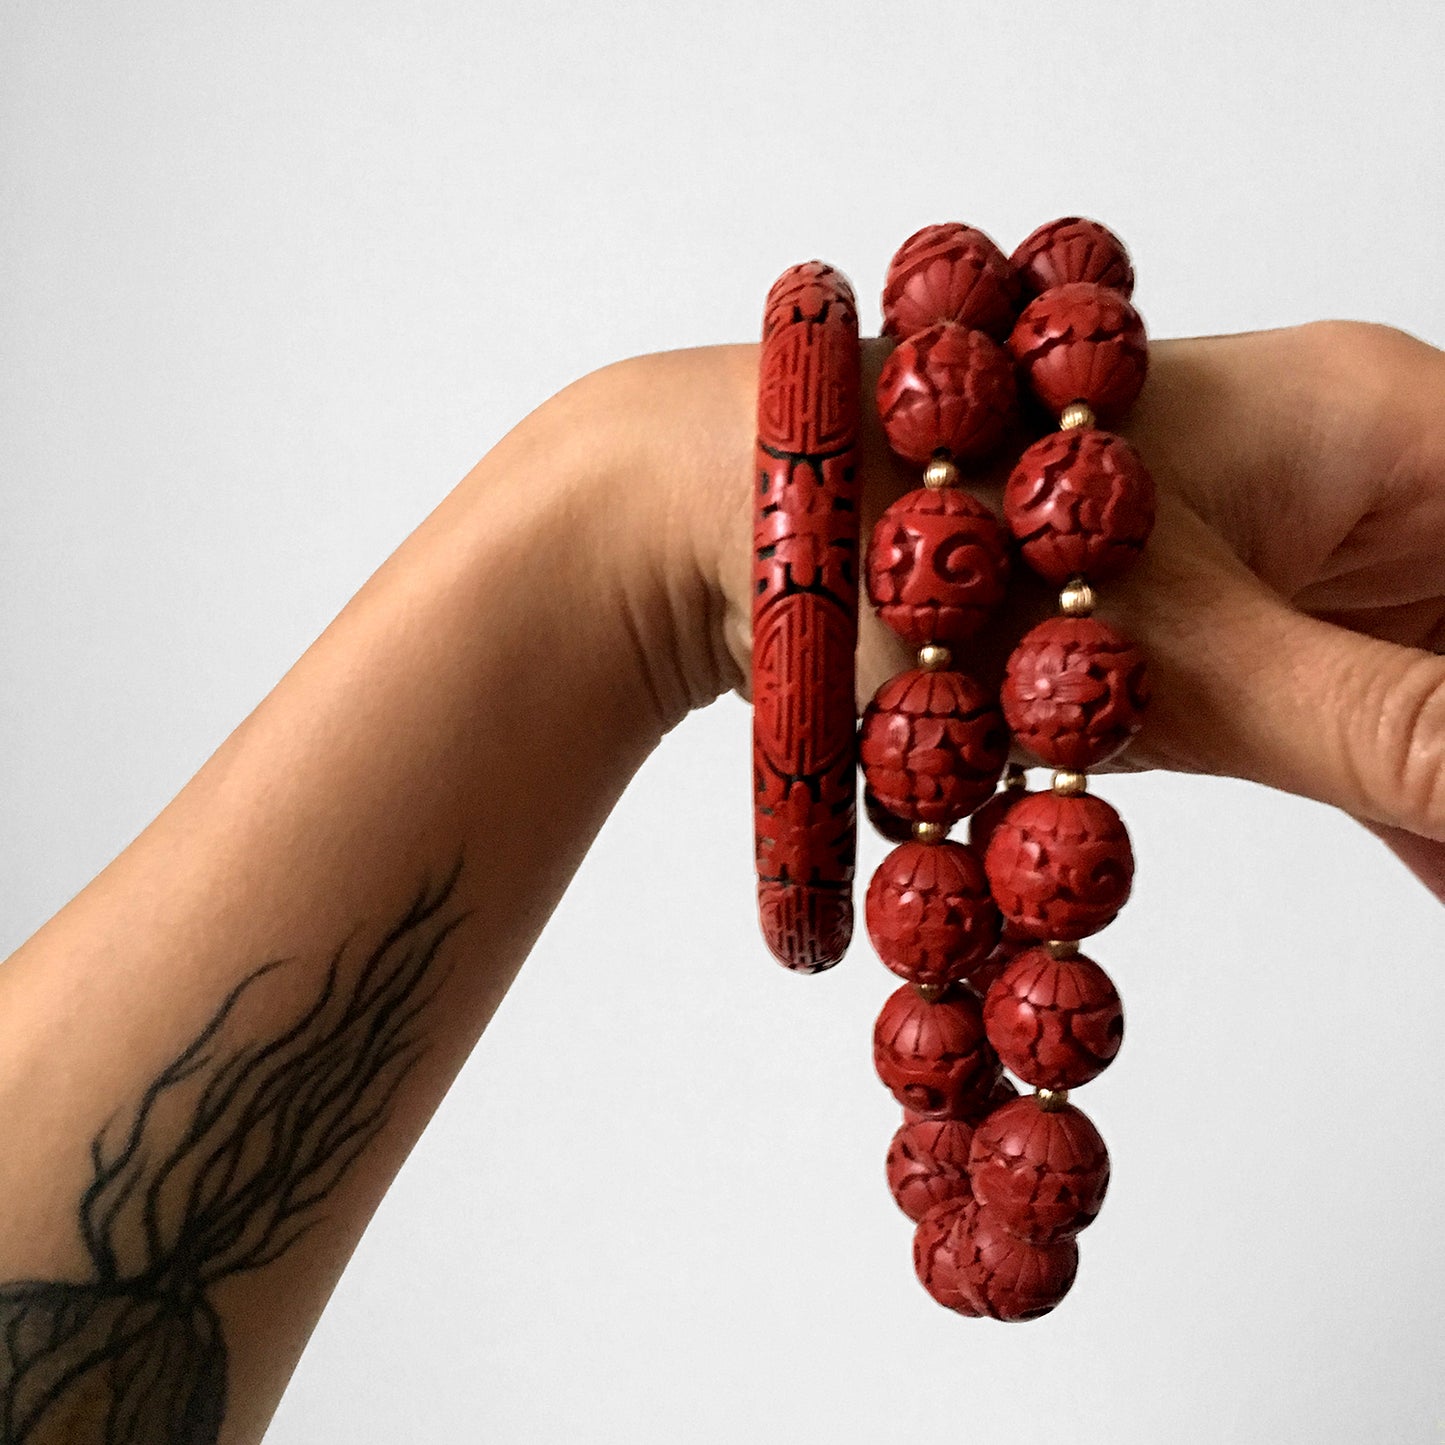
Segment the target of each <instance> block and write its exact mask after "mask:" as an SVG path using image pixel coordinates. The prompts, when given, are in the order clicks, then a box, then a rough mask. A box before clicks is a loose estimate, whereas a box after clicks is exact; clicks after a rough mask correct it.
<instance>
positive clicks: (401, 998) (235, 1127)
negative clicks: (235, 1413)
mask: <svg viewBox="0 0 1445 1445" xmlns="http://www.w3.org/2000/svg"><path fill="white" fill-rule="evenodd" d="M460 872H461V863H460V861H458V863H457V865H456V867H455V868H454V869H453V870H452V872H451V875H450V876H449V877H448V878H447V879H445V881H443V882H442V883H441V885H440V886H438V887H435V888H432V887H430V886H427V887H424V888H423V889H422V890H421V891H420V893H419V894H418V895H417V897H416V898H415V899H414V900H413V901H412V903H411V905H410V906H409V907H408V908H407V910H406V912H405V913H404V914H403V916H402V917H401V918H400V919H399V920H398V921H397V922H396V923H395V924H394V925H393V926H392V927H391V928H390V929H388V930H387V932H386V934H385V935H384V937H383V938H382V939H381V940H380V942H379V943H377V944H376V945H375V947H374V948H373V949H372V950H371V952H370V953H369V954H366V955H365V956H364V957H363V958H362V959H361V960H360V962H359V964H358V963H357V962H356V961H355V960H354V959H353V958H352V954H353V952H354V950H353V944H354V942H355V935H353V936H352V938H349V939H347V940H346V941H345V942H344V943H343V944H342V945H341V946H340V948H338V949H337V951H336V953H335V954H334V955H333V957H332V958H331V959H330V960H329V962H328V963H327V964H326V965H325V967H324V969H323V970H321V979H320V984H319V987H318V989H317V992H316V994H315V996H314V998H313V1000H312V1002H311V1003H310V1004H309V1006H308V1007H307V1008H306V1009H305V1010H304V1011H303V1012H302V1013H301V1015H300V1017H299V1018H297V1019H296V1020H295V1021H294V1022H293V1023H292V1024H291V1025H290V1027H288V1028H287V1029H286V1030H285V1031H284V1032H283V1033H280V1034H277V1035H274V1036H270V1037H263V1038H260V1039H251V1040H247V1039H246V1036H245V1035H246V1028H245V1014H246V1011H247V1008H248V1006H254V1005H255V1004H256V1003H258V1002H260V1001H262V1000H263V999H264V997H265V986H264V984H263V982H262V981H263V980H264V979H265V978H266V977H267V975H269V974H271V973H272V972H273V971H275V970H277V969H288V970H289V969H294V968H297V967H301V966H302V965H299V964H298V963H297V962H296V961H295V960H287V959H277V960H274V961H272V962H269V963H264V964H262V965H261V966H260V967H259V968H257V969H255V970H253V971H252V972H251V973H249V974H248V975H247V976H246V977H245V978H243V979H242V980H241V982H240V983H239V984H237V985H236V987H235V988H234V989H232V990H231V992H230V993H229V994H228V995H227V996H226V998H225V1000H224V1001H223V1002H222V1004H221V1006H220V1007H219V1008H218V1009H217V1010H216V1013H215V1015H214V1017H213V1018H212V1019H211V1021H210V1022H209V1023H208V1024H207V1025H206V1027H205V1028H204V1029H202V1030H201V1032H200V1034H199V1035H197V1037H196V1038H195V1040H194V1041H193V1042H192V1043H191V1044H190V1045H189V1046H188V1047H187V1048H185V1049H184V1050H183V1051H182V1052H181V1053H179V1054H178V1055H177V1056H176V1057H175V1058H174V1059H172V1060H171V1062H170V1063H169V1064H167V1065H166V1067H165V1068H164V1069H162V1070H161V1072H160V1073H159V1074H157V1075H156V1077H155V1079H154V1080H153V1081H152V1082H151V1084H150V1086H149V1087H148V1088H147V1089H146V1090H145V1092H144V1094H143V1095H142V1097H141V1100H140V1103H139V1104H138V1105H137V1106H136V1107H135V1109H134V1112H133V1114H132V1115H131V1116H130V1121H129V1123H128V1124H126V1125H124V1126H123V1127H118V1123H119V1118H118V1116H116V1117H112V1118H111V1119H110V1120H109V1121H107V1123H106V1124H105V1125H104V1127H102V1129H101V1130H100V1132H99V1133H98V1134H97V1135H96V1137H95V1139H94V1141H93V1142H92V1144H91V1146H90V1158H91V1165H92V1170H93V1175H94V1177H93V1179H92V1181H91V1183H90V1185H89V1187H88V1188H87V1189H86V1191H85V1193H84V1195H83V1196H82V1198H81V1200H80V1206H79V1224H80V1235H81V1240H82V1242H83V1244H84V1246H85V1252H86V1254H87V1256H88V1257H89V1261H90V1266H91V1270H92V1275H91V1277H90V1278H88V1279H85V1280H82V1281H67V1280H19V1281H16V1282H14V1283H10V1284H0V1341H3V1343H0V1445H60V1442H65V1445H214V1442H215V1441H216V1439H217V1438H218V1436H219V1433H220V1427H221V1421H222V1418H223V1416H224V1414H225V1409H226V1341H225V1336H224V1333H223V1331H222V1328H221V1320H220V1318H219V1317H218V1315H217V1314H216V1311H215V1309H214V1307H213V1306H212V1303H211V1301H210V1299H209V1298H208V1294H209V1291H210V1290H211V1288H212V1286H214V1285H215V1283H216V1282H217V1281H218V1280H222V1279H225V1278H226V1277H227V1276H228V1275H235V1274H240V1273H242V1272H243V1271H246V1270H255V1269H260V1268H261V1267H262V1266H263V1265H267V1264H270V1263H271V1262H272V1261H273V1260H275V1259H278V1258H279V1257H280V1256H281V1255H282V1254H284V1253H285V1252H286V1251H287V1250H288V1249H290V1248H291V1246H292V1245H293V1244H295V1243H296V1241H297V1240H299V1239H300V1238H301V1237H302V1236H303V1235H304V1234H306V1232H307V1231H308V1230H309V1229H311V1228H312V1227H313V1226H314V1225H315V1224H316V1223H317V1222H318V1221H319V1220H320V1219H321V1218H322V1214H323V1209H322V1206H323V1204H324V1201H325V1199H326V1197H327V1195H328V1194H329V1193H330V1192H331V1190H332V1188H333V1187H334V1186H335V1185H336V1183H337V1181H338V1180H340V1179H341V1177H342V1176H343V1175H344V1174H345V1173H346V1172H347V1171H348V1170H349V1169H350V1168H351V1166H352V1165H353V1164H354V1163H355V1162H356V1160H357V1158H358V1156H359V1155H360V1154H361V1152H362V1151H363V1150H364V1149H365V1148H366V1146H367V1145H368V1144H369V1143H370V1142H371V1140H372V1139H373V1138H374V1137H375V1136H376V1134H377V1133H378V1132H379V1131H380V1130H381V1129H382V1127H383V1126H384V1125H385V1123H386V1121H387V1119H388V1117H389V1116H390V1112H391V1104H392V1101H393V1099H394V1098H395V1096H396V1092H397V1090H398V1089H399V1088H400V1087H401V1084H402V1081H403V1080H404V1079H405V1078H406V1077H407V1075H408V1074H409V1073H410V1072H411V1070H412V1068H413V1067H414V1065H415V1064H416V1062H417V1060H418V1059H419V1058H420V1056H421V1054H422V1053H423V1052H424V1050H425V1047H426V1041H425V1036H424V1034H423V1032H422V1030H421V1029H419V1028H418V1022H419V1020H420V1018H421V1015H422V1014H423V1012H424V1011H425V1010H426V1007H427V1005H428V1004H429V1003H430V1001H431V1000H432V998H433V997H434V996H435V994H436V992H437V990H438V989H439V988H440V987H441V985H442V983H443V982H444V981H445V977H446V974H447V973H448V972H449V971H450V964H448V965H447V966H446V967H445V968H443V967H441V966H440V964H439V962H438V953H439V951H440V950H441V947H442V945H443V943H444V942H445V941H446V939H447V938H448V937H449V935H450V934H451V933H452V932H453V930H454V929H455V928H456V927H457V926H458V924H460V923H461V922H462V921H463V919H465V918H466V916H467V915H466V914H465V913H461V912H457V911H456V910H454V909H451V908H450V907H449V905H450V903H451V900H452V897H453V894H454V893H455V890H456V884H457V879H458V876H459V874H460Z"/></svg>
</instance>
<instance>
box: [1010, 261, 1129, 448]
mask: <svg viewBox="0 0 1445 1445" xmlns="http://www.w3.org/2000/svg"><path fill="white" fill-rule="evenodd" d="M1009 350H1010V351H1012V352H1013V356H1014V360H1015V361H1016V362H1018V365H1019V370H1020V372H1021V373H1022V374H1023V375H1024V376H1025V377H1026V378H1027V379H1028V383H1029V385H1030V386H1031V387H1032V388H1033V390H1034V394H1035V395H1036V396H1037V397H1038V398H1039V400H1040V401H1041V402H1043V404H1044V405H1045V406H1047V407H1049V408H1050V409H1051V410H1052V411H1053V412H1054V413H1055V414H1057V413H1059V412H1062V411H1063V409H1064V408H1065V407H1066V406H1068V405H1069V403H1070V402H1075V401H1082V402H1085V403H1086V404H1087V405H1088V406H1089V407H1091V408H1092V409H1093V411H1094V413H1095V415H1097V416H1098V417H1099V419H1100V420H1101V421H1108V420H1110V419H1112V418H1115V417H1118V416H1121V415H1122V414H1123V413H1124V412H1125V411H1127V410H1128V409H1129V407H1130V406H1131V405H1132V404H1133V401H1134V398H1135V397H1136V396H1138V395H1139V389H1140V388H1141V387H1142V386H1143V385H1144V376H1145V373H1146V372H1147V371H1148V368H1149V343H1148V340H1147V338H1146V337H1145V334H1144V323H1143V321H1141V320H1140V319H1139V313H1138V312H1137V311H1135V309H1134V308H1133V307H1132V306H1131V305H1130V304H1129V302H1128V301H1127V300H1126V299H1125V298H1124V297H1123V296H1121V295H1120V294H1119V293H1118V292H1117V291H1111V290H1110V289H1109V288H1108V287H1107V286H1097V285H1095V284H1094V283H1093V282H1092V281H1071V282H1069V283H1068V284H1067V285H1065V286H1054V287H1052V288H1050V289H1049V290H1048V291H1045V292H1044V293H1043V294H1042V295H1040V296H1037V297H1035V298H1034V299H1033V300H1032V301H1030V302H1029V304H1028V305H1027V306H1026V307H1025V308H1024V311H1023V314H1022V315H1021V316H1020V317H1019V319H1018V322H1017V324H1016V325H1015V326H1014V329H1013V334H1012V335H1011V336H1010V337H1009Z"/></svg>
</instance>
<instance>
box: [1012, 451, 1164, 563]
mask: <svg viewBox="0 0 1445 1445" xmlns="http://www.w3.org/2000/svg"><path fill="white" fill-rule="evenodd" d="M1003 510H1004V519H1005V520H1006V521H1007V522H1008V525H1009V530H1010V531H1011V532H1012V533H1013V534H1014V536H1015V537H1016V538H1018V541H1019V550H1020V552H1021V553H1022V554H1023V559H1024V561H1025V562H1027V563H1028V565H1029V566H1030V567H1031V568H1033V570H1034V571H1035V572H1037V573H1038V574H1039V575H1040V576H1041V577H1043V578H1045V579H1046V580H1048V581H1050V582H1052V583H1054V585H1055V586H1060V587H1061V586H1063V584H1064V583H1065V582H1067V581H1068V580H1069V579H1070V578H1071V577H1075V576H1083V577H1088V578H1091V579H1092V580H1094V581H1100V580H1102V579H1104V578H1107V577H1113V576H1115V575H1117V574H1118V573H1120V572H1122V571H1123V570H1124V569H1125V568H1126V567H1127V566H1129V564H1130V563H1131V562H1133V561H1134V559H1135V558H1136V557H1137V556H1138V555H1139V553H1140V552H1141V551H1142V550H1143V547H1144V543H1145V542H1147V541H1148V540H1149V533H1150V532H1151V531H1152V530H1153V528H1154V478H1153V477H1152V476H1150V474H1149V469H1148V468H1147V467H1146V466H1145V465H1144V463H1143V461H1142V460H1141V459H1140V457H1139V453H1138V452H1136V451H1135V450H1134V448H1133V447H1131V446H1130V445H1129V443H1128V442H1126V441H1125V440H1124V438H1123V437H1120V436H1115V435H1114V434H1113V433H1112V432H1106V431H1100V430H1098V429H1097V428H1093V427H1088V428H1079V429H1075V430H1071V431H1061V432H1051V433H1049V435H1047V436H1045V437H1041V438H1040V439H1039V440H1038V441H1036V442H1034V443H1033V445H1032V446H1030V447H1028V448H1027V449H1026V450H1025V451H1024V453H1023V455H1022V456H1021V457H1020V458H1019V460H1018V465H1017V466H1015V467H1014V469H1013V471H1012V472H1011V473H1010V475H1009V479H1008V484H1007V486H1005V488H1004V494H1003Z"/></svg>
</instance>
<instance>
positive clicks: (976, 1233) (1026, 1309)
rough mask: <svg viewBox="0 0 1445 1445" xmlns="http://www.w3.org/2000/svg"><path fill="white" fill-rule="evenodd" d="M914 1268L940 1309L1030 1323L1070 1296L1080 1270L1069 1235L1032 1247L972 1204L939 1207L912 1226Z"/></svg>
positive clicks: (971, 1201) (957, 1201) (1076, 1249)
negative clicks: (1028, 1321) (939, 1305)
mask: <svg viewBox="0 0 1445 1445" xmlns="http://www.w3.org/2000/svg"><path fill="white" fill-rule="evenodd" d="M913 1263H914V1268H915V1270H916V1271H917V1272H918V1277H919V1279H920V1280H921V1281H922V1283H923V1287H924V1288H925V1289H926V1290H927V1291H928V1292H929V1294H931V1295H932V1296H933V1298H934V1299H936V1300H937V1301H938V1302H939V1304H942V1305H946V1306H948V1308H949V1309H954V1310H957V1311H958V1312H959V1313H960V1314H966V1315H989V1316H991V1317H992V1318H994V1319H996V1320H1032V1319H1037V1318H1038V1317H1039V1316H1040V1315H1046V1314H1048V1312H1049V1311H1050V1310H1051V1309H1053V1308H1054V1307H1055V1306H1056V1305H1057V1304H1058V1303H1059V1301H1060V1300H1062V1299H1063V1297H1064V1296H1065V1295H1066V1294H1068V1292H1069V1288H1070V1286H1071V1285H1072V1284H1073V1282H1074V1278H1075V1276H1076V1275H1077V1274H1078V1270H1079V1247H1078V1244H1077V1242H1076V1241H1075V1240H1074V1238H1073V1237H1072V1236H1067V1237H1065V1238H1062V1239H1056V1240H1053V1241H1052V1242H1050V1243H1048V1244H1030V1243H1029V1242H1028V1241H1027V1240H1023V1239H1019V1238H1018V1237H1017V1236H1016V1235H1014V1234H1011V1233H1010V1232H1009V1230H1008V1229H1007V1228H1006V1227H1005V1224H1004V1221H1003V1220H1002V1219H1000V1218H999V1216H998V1215H997V1214H996V1213H995V1212H994V1211H993V1210H991V1209H988V1208H986V1207H984V1206H982V1205H980V1204H979V1203H978V1202H977V1201H976V1200H974V1199H951V1200H948V1201H946V1202H945V1203H943V1204H937V1205H935V1206H934V1207H933V1208H932V1209H930V1210H929V1211H928V1213H927V1214H925V1215H924V1216H923V1218H922V1219H921V1220H919V1222H918V1227H917V1229H916V1230H915V1231H914V1235H913Z"/></svg>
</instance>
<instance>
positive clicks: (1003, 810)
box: [968, 787, 1028, 858]
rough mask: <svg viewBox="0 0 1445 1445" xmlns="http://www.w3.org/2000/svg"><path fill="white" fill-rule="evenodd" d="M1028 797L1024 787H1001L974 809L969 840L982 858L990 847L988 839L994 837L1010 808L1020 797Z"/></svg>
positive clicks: (969, 822) (970, 822)
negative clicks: (996, 829)
mask: <svg viewBox="0 0 1445 1445" xmlns="http://www.w3.org/2000/svg"><path fill="white" fill-rule="evenodd" d="M1026 797H1028V793H1027V791H1026V790H1025V789H1023V788H1017V787H1015V788H1000V789H999V790H998V792H996V793H995V794H994V795H993V797H991V798H989V799H988V800H987V801H986V802H984V803H983V804H982V805H981V806H979V807H978V808H976V809H975V810H974V811H973V813H972V815H971V816H970V817H969V820H968V841H969V846H970V847H971V848H972V849H973V851H974V852H975V853H977V854H978V856H979V857H980V858H982V857H983V855H984V852H985V850H986V849H987V848H988V840H989V839H990V838H992V837H993V831H994V829H995V828H997V827H998V825H999V824H1000V823H1002V822H1003V820H1004V817H1005V815H1006V814H1007V813H1008V810H1009V809H1010V808H1012V807H1013V805H1014V804H1015V803H1017V802H1018V801H1019V799H1020V798H1026Z"/></svg>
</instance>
